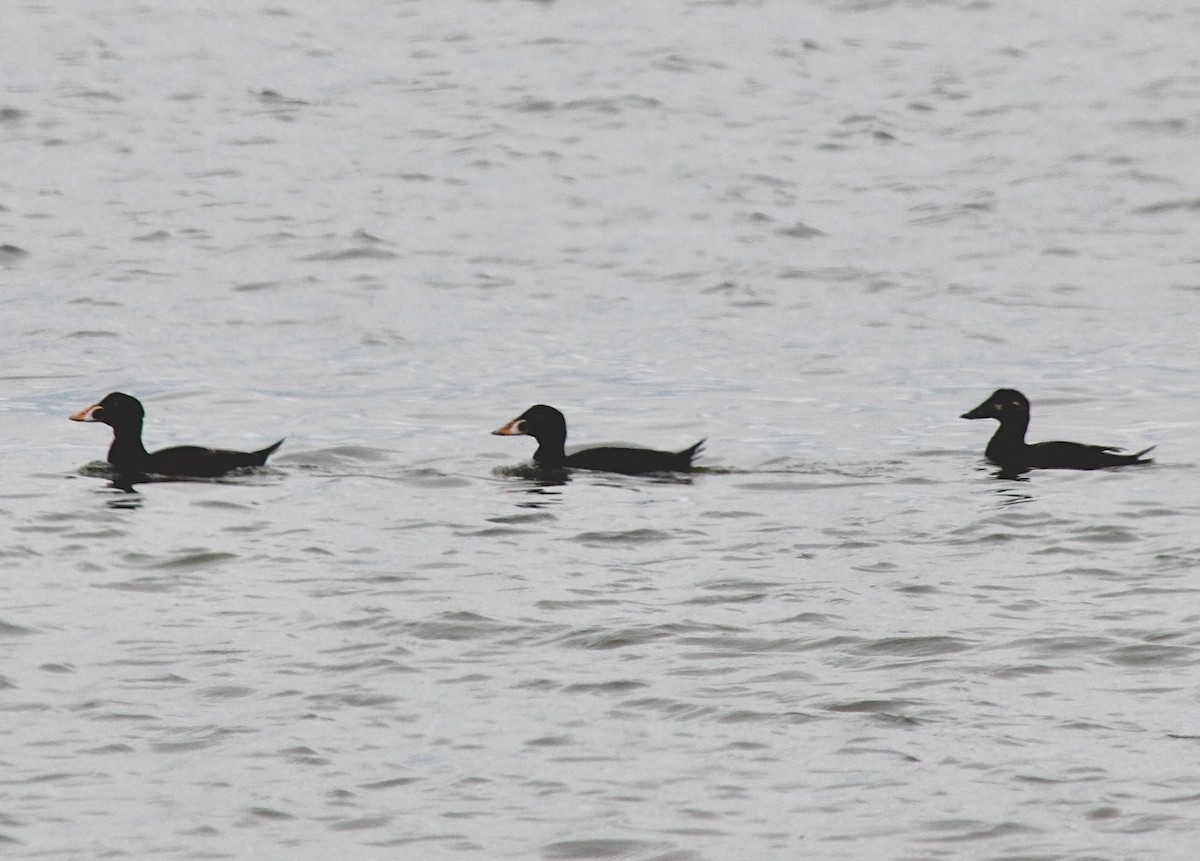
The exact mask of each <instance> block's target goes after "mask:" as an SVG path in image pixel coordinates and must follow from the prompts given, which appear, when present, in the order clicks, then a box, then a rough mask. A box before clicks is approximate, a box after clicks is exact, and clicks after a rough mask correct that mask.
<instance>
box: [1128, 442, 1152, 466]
mask: <svg viewBox="0 0 1200 861" xmlns="http://www.w3.org/2000/svg"><path fill="white" fill-rule="evenodd" d="M1156 448H1158V446H1157V445H1152V446H1150V447H1149V448H1144V449H1142V450H1141V451H1135V452H1134V453H1133V454H1131V455H1130V457H1132V458H1133V460H1132V461H1130V462H1131V463H1154V458H1152V457H1145V456H1144V455H1147V454H1149V453H1150V452H1152V451H1154V449H1156Z"/></svg>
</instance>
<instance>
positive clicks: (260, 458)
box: [252, 437, 287, 466]
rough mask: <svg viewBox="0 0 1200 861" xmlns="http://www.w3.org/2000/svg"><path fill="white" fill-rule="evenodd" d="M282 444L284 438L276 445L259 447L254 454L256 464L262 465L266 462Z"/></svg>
mask: <svg viewBox="0 0 1200 861" xmlns="http://www.w3.org/2000/svg"><path fill="white" fill-rule="evenodd" d="M284 439H287V437H284ZM281 445H283V440H282V439H281V440H280V441H279V442H277V443H275V444H274V445H269V446H267V447H266V448H264V449H259V450H258V451H256V452H254V453H253V455H252V456H253V457H254V461H255V465H256V466H262V465H263V464H264V463H266V462H267V458H269V457H270V456H271V455H273V454H274V453H275V452H276V451H278V450H279V447H280V446H281Z"/></svg>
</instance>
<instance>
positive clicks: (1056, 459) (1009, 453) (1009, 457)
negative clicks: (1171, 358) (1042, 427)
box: [962, 389, 1154, 469]
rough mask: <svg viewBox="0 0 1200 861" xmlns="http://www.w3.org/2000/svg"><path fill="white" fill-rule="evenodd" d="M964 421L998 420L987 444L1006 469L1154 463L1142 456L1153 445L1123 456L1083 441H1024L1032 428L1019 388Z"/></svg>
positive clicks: (999, 392)
mask: <svg viewBox="0 0 1200 861" xmlns="http://www.w3.org/2000/svg"><path fill="white" fill-rule="evenodd" d="M962 418H964V419H996V420H998V421H999V422H1000V427H999V428H997V429H996V433H995V435H994V436H993V437H992V438H991V440H990V441H989V442H988V444H987V449H986V451H985V454H986V455H987V458H988V460H990V461H991V462H992V463H995V464H998V465H999V466H1001V467H1004V468H1006V469H1033V468H1037V469H1104V468H1105V467H1109V466H1127V465H1129V464H1134V463H1152V460H1151V459H1150V458H1148V457H1142V455H1144V454H1146V453H1147V452H1148V451H1150V449H1152V448H1154V446H1150V448H1145V449H1142V450H1141V451H1139V452H1135V453H1134V454H1122V453H1121V449H1120V448H1118V447H1116V446H1104V445H1085V444H1083V443H1080V442H1058V441H1054V442H1035V443H1027V442H1025V430H1026V429H1027V428H1028V427H1029V399H1028V398H1026V397H1025V396H1024V395H1023V394H1021V393H1020V392H1018V391H1017V390H1016V389H997V390H996V391H995V392H993V393H992V395H991V397H989V398H988V399H987V400H986V401H984V402H983V403H981V404H980V405H979V406H977V407H975V409H973V410H971V411H970V412H968V413H963V414H962Z"/></svg>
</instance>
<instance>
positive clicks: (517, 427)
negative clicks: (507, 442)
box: [492, 419, 525, 436]
mask: <svg viewBox="0 0 1200 861" xmlns="http://www.w3.org/2000/svg"><path fill="white" fill-rule="evenodd" d="M524 433H525V423H524V422H523V421H521V420H520V419H513V420H512V421H511V422H509V423H508V424H506V425H504V426H503V427H498V428H496V429H495V430H494V431H492V435H493V436H521V435H522V434H524Z"/></svg>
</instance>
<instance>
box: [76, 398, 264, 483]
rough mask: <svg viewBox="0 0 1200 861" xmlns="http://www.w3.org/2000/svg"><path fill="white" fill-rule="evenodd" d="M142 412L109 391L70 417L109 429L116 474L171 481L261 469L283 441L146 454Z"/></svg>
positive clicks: (136, 404)
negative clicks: (261, 445) (244, 448)
mask: <svg viewBox="0 0 1200 861" xmlns="http://www.w3.org/2000/svg"><path fill="white" fill-rule="evenodd" d="M145 417H146V411H145V409H144V408H143V407H142V404H141V402H140V401H139V400H138V399H137V398H135V397H133V396H132V395H127V394H125V393H124V392H113V393H112V394H109V395H106V396H105V397H104V399H103V400H102V401H100V402H99V403H96V404H92V406H90V407H87V408H86V409H82V410H80V411H79V412H77V413H75V414H74V415H73V416H71V421H76V422H101V423H103V424H106V425H108V426H109V427H111V428H112V429H113V441H112V445H111V446H109V449H108V462H109V464H110V465H111V466H112V468H113V470H114V471H115V472H116V473H118V474H120V475H126V476H128V475H139V476H140V475H161V476H168V477H171V478H216V477H217V476H221V475H225V474H226V473H229V472H232V471H234V470H236V469H245V468H247V467H254V466H262V465H263V464H265V463H266V462H267V458H268V457H270V456H271V455H272V454H274V453H275V451H276V450H277V449H278V448H279V447H280V446H281V445H283V440H279V442H277V443H275V444H274V445H269V446H267V447H266V448H264V449H260V450H259V451H228V450H226V449H219V448H205V447H203V446H198V445H179V446H173V447H171V448H164V449H159V450H158V451H155V452H149V451H146V447H145V446H144V445H143V444H142V425H143V423H144V421H145Z"/></svg>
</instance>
